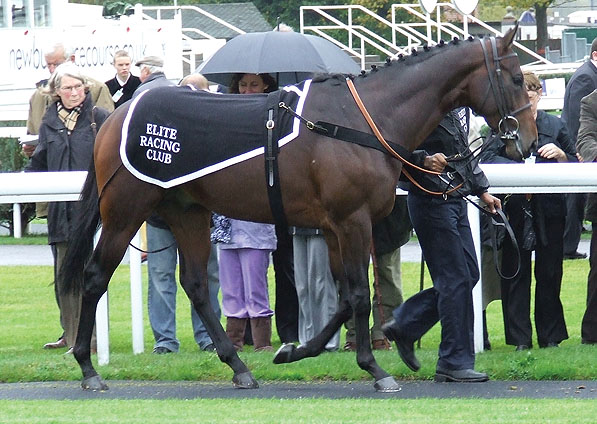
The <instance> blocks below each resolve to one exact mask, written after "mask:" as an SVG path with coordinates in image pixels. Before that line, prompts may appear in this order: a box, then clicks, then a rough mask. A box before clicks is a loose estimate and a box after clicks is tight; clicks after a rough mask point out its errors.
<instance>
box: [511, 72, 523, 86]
mask: <svg viewBox="0 0 597 424" xmlns="http://www.w3.org/2000/svg"><path fill="white" fill-rule="evenodd" d="M512 82H513V83H514V84H516V85H518V86H519V87H522V85H523V84H524V77H523V76H522V75H520V74H518V75H514V76H513V77H512Z"/></svg>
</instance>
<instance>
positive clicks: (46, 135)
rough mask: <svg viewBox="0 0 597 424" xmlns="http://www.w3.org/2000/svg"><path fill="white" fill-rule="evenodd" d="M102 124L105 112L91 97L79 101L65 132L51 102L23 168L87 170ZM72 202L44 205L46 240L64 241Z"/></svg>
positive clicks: (42, 170)
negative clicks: (76, 113)
mask: <svg viewBox="0 0 597 424" xmlns="http://www.w3.org/2000/svg"><path fill="white" fill-rule="evenodd" d="M92 109H93V118H94V121H95V123H96V124H97V129H98V130H99V128H100V126H101V125H102V124H103V123H104V121H105V120H106V118H107V117H108V115H109V112H108V111H106V110H105V109H102V108H98V107H96V108H93V102H92V100H91V96H89V95H87V96H86V97H85V100H84V101H83V104H82V108H81V114H80V115H79V117H78V119H77V124H76V125H75V128H74V130H73V131H72V133H71V134H70V136H69V135H67V130H66V127H65V126H64V123H63V122H62V121H61V120H60V118H58V112H57V109H56V103H54V104H52V105H51V106H50V107H49V108H48V110H47V112H46V114H45V115H44V117H43V120H42V124H41V127H40V130H39V144H38V146H37V148H36V149H35V152H34V153H33V156H32V157H31V160H30V162H29V164H28V165H27V167H26V168H25V171H27V172H35V171H37V172H44V171H87V170H88V169H89V164H90V162H91V159H92V157H93V145H94V143H95V132H94V130H93V128H92V125H91V123H92V116H91V112H92ZM75 206H76V202H51V203H50V204H49V207H48V243H49V244H53V243H61V242H67V241H68V239H69V235H70V232H71V228H70V225H71V220H72V218H73V215H74V213H75Z"/></svg>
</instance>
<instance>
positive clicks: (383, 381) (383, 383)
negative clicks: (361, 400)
mask: <svg viewBox="0 0 597 424" xmlns="http://www.w3.org/2000/svg"><path fill="white" fill-rule="evenodd" d="M373 387H375V391H377V392H380V393H396V392H399V391H400V390H402V387H400V386H399V385H398V383H397V382H396V380H394V377H391V376H388V377H384V378H380V379H379V380H377V381H376V382H375V384H374V385H373Z"/></svg>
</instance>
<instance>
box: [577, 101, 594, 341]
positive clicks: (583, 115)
mask: <svg viewBox="0 0 597 424" xmlns="http://www.w3.org/2000/svg"><path fill="white" fill-rule="evenodd" d="M576 148H577V149H578V153H579V156H580V159H581V160H582V161H583V162H595V161H597V90H595V91H593V92H592V93H591V94H589V95H588V96H585V97H583V98H582V100H581V103H580V127H579V129H578V139H577V141H576ZM586 216H587V219H588V220H589V221H591V223H592V224H593V233H592V235H591V248H590V256H589V265H590V269H589V276H588V280H587V308H586V310H585V313H584V315H583V318H582V326H581V341H582V343H583V344H597V194H596V193H589V195H588V199H587V215H586Z"/></svg>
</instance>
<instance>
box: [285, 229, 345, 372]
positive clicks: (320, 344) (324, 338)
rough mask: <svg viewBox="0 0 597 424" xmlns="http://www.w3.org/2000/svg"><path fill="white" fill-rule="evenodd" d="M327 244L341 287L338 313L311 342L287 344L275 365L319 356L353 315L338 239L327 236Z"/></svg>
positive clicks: (336, 278)
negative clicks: (298, 344)
mask: <svg viewBox="0 0 597 424" xmlns="http://www.w3.org/2000/svg"><path fill="white" fill-rule="evenodd" d="M326 242H327V246H328V252H329V257H330V268H331V270H332V276H333V278H334V280H335V281H338V282H339V285H340V287H339V288H340V301H339V307H338V310H337V311H336V313H335V314H334V315H333V316H332V318H330V321H329V322H328V323H327V324H326V326H325V327H324V328H323V329H322V330H321V332H320V333H319V334H318V335H316V336H315V337H313V338H312V339H311V340H309V341H308V342H307V343H306V344H304V345H300V346H298V347H297V346H295V345H294V344H292V343H286V344H284V345H282V346H281V347H280V349H278V351H277V352H276V354H275V355H274V363H275V364H285V363H290V362H296V361H300V360H301V359H303V358H310V357H314V356H318V355H319V354H320V353H321V352H323V351H324V350H325V346H326V344H327V343H328V342H329V340H330V339H331V338H332V337H333V336H334V334H336V331H338V329H339V328H340V327H341V326H342V324H344V323H345V322H346V321H348V319H349V318H350V317H351V315H352V308H351V306H350V303H349V302H348V285H347V280H346V277H345V275H344V269H343V266H342V259H341V257H340V250H339V247H338V239H337V238H336V236H335V235H334V234H333V233H330V234H326Z"/></svg>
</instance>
